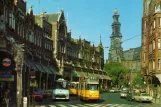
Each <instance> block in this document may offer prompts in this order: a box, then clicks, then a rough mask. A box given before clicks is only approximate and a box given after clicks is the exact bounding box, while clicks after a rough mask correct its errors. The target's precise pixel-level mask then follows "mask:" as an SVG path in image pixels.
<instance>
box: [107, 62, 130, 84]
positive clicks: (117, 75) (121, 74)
mask: <svg viewBox="0 0 161 107" xmlns="http://www.w3.org/2000/svg"><path fill="white" fill-rule="evenodd" d="M104 70H105V72H107V74H108V75H109V76H110V77H111V79H112V84H113V85H117V86H120V85H127V84H128V80H127V79H126V74H127V73H128V70H127V69H126V67H125V66H123V65H122V64H121V63H119V62H113V63H109V64H105V65H104Z"/></svg>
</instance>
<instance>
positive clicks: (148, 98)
mask: <svg viewBox="0 0 161 107" xmlns="http://www.w3.org/2000/svg"><path fill="white" fill-rule="evenodd" d="M134 100H135V101H139V102H143V101H147V102H152V101H153V97H152V96H150V95H149V94H147V93H140V94H138V95H135V96H134Z"/></svg>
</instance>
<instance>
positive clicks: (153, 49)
mask: <svg viewBox="0 0 161 107" xmlns="http://www.w3.org/2000/svg"><path fill="white" fill-rule="evenodd" d="M154 49H155V40H153V50H154Z"/></svg>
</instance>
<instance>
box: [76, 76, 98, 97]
mask: <svg viewBox="0 0 161 107" xmlns="http://www.w3.org/2000/svg"><path fill="white" fill-rule="evenodd" d="M78 97H79V99H80V100H99V80H91V79H83V80H81V81H80V82H79V84H78Z"/></svg>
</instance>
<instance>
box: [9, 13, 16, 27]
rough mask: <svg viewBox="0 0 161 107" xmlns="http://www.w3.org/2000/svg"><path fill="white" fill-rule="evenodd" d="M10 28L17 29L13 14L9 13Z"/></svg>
mask: <svg viewBox="0 0 161 107" xmlns="http://www.w3.org/2000/svg"><path fill="white" fill-rule="evenodd" d="M9 27H11V28H13V29H15V17H14V14H13V12H10V13H9Z"/></svg>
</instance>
